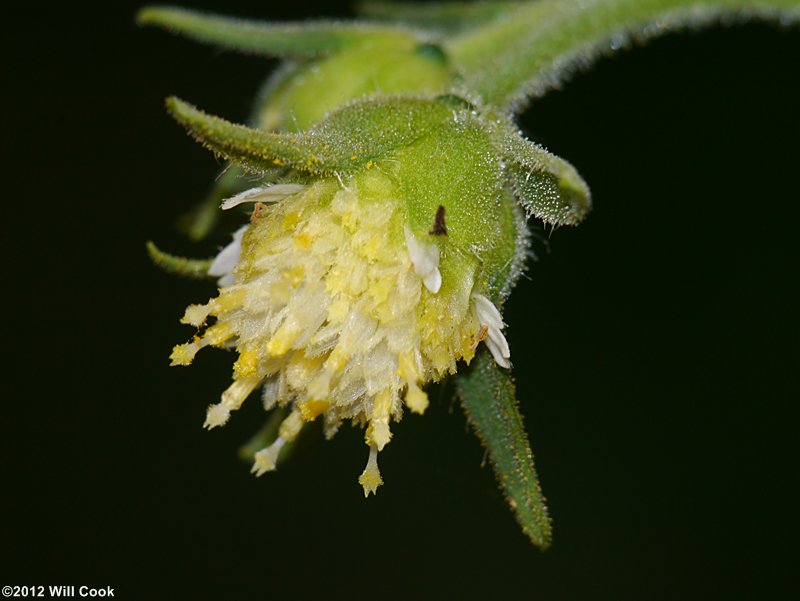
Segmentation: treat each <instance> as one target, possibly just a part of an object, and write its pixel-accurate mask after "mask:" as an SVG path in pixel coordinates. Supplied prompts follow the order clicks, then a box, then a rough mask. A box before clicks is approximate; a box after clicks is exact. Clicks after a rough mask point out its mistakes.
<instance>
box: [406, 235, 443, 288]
mask: <svg viewBox="0 0 800 601" xmlns="http://www.w3.org/2000/svg"><path fill="white" fill-rule="evenodd" d="M405 234H406V246H407V247H408V254H409V256H410V257H411V262H412V263H413V264H414V271H416V272H417V274H418V275H419V277H421V278H422V283H423V284H425V287H426V288H427V289H428V290H430V291H431V292H433V293H434V294H436V293H437V292H439V289H440V288H441V287H442V273H441V272H440V271H439V247H438V246H437V245H436V244H426V243H424V242H421V241H419V240H417V238H415V237H414V234H413V233H411V230H410V229H408V227H406V228H405Z"/></svg>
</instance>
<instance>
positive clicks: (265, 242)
mask: <svg viewBox="0 0 800 601" xmlns="http://www.w3.org/2000/svg"><path fill="white" fill-rule="evenodd" d="M276 187H277V186H276ZM285 192H287V193H286V194H285V196H284V198H282V199H281V200H279V201H278V202H270V203H269V204H267V203H264V202H263V201H264V200H270V201H274V199H275V196H276V192H275V191H274V189H273V188H270V187H265V188H257V189H255V190H253V191H250V192H248V193H245V194H244V195H242V197H240V198H235V199H232V200H231V201H230V202H229V203H228V205H229V206H230V205H234V204H238V203H239V202H241V201H242V200H245V201H249V202H253V203H256V204H255V209H254V211H253V213H252V216H251V221H250V223H249V224H248V225H247V226H244V227H242V228H241V229H239V230H238V231H237V232H236V234H235V236H234V241H233V242H232V243H231V244H230V245H229V246H227V247H226V248H225V249H223V250H222V252H221V253H220V254H219V255H218V257H217V258H216V260H215V261H214V263H213V264H212V268H211V270H210V273H211V274H212V275H214V276H221V279H220V282H219V283H220V285H221V286H222V287H221V288H220V291H219V295H218V296H216V297H215V298H213V299H211V300H210V301H209V302H208V303H206V304H204V305H192V306H190V307H189V308H188V309H187V310H186V313H185V315H184V317H183V322H184V323H187V324H190V325H192V326H195V327H199V328H204V329H203V332H202V334H201V335H199V336H197V337H196V338H195V339H194V340H192V341H191V342H189V343H186V344H183V345H180V346H177V347H176V348H175V349H174V351H173V353H172V362H173V364H174V365H187V364H189V363H191V362H192V359H193V358H194V355H195V353H196V352H197V351H199V350H200V349H201V348H203V347H205V346H218V347H230V348H234V349H235V350H236V351H237V352H238V359H237V360H236V362H235V363H234V365H233V382H232V384H231V385H230V386H229V387H228V389H227V390H226V391H225V392H224V393H223V394H222V399H221V400H220V401H219V403H217V404H214V405H211V406H210V407H209V409H208V412H207V415H206V422H205V425H206V427H208V428H213V427H216V426H220V425H222V424H224V423H225V422H226V421H227V420H228V418H229V416H230V414H231V412H232V411H235V410H236V409H238V408H239V407H240V406H241V405H242V403H243V402H244V400H245V399H246V398H247V397H248V396H249V395H250V393H251V392H252V391H253V390H255V389H256V388H258V387H260V388H261V390H262V392H261V394H262V398H263V402H264V406H265V408H267V409H271V408H272V407H274V406H275V405H280V406H287V407H290V409H291V412H290V413H289V416H288V417H287V418H286V419H285V420H284V422H283V424H282V425H281V428H280V435H279V436H278V438H277V439H276V440H275V441H274V442H273V443H272V445H271V446H269V447H267V448H265V449H263V450H262V451H260V452H259V453H257V454H256V457H255V464H254V466H253V471H254V472H256V473H257V474H258V475H260V474H262V473H264V472H266V471H269V470H272V469H275V466H276V462H277V455H278V451H279V450H280V448H281V447H282V446H283V445H284V444H285V443H286V442H288V441H291V440H292V439H294V438H295V437H296V436H297V434H298V433H299V431H300V429H301V427H302V425H303V424H304V423H306V422H308V421H311V420H314V419H317V418H320V419H322V420H323V421H324V424H325V431H326V434H327V435H328V436H332V435H333V434H334V433H335V432H336V430H337V429H338V427H339V425H340V424H341V423H342V421H343V420H352V421H354V422H356V423H357V424H361V425H363V426H365V427H366V435H365V439H366V442H367V444H368V445H369V447H370V454H369V461H368V465H367V468H366V470H365V471H364V473H363V474H362V476H361V478H360V480H359V481H360V482H361V484H362V485H363V487H364V491H365V494H366V493H369V492H375V489H376V488H377V486H378V485H379V484H380V483H381V482H382V480H381V477H380V473H379V472H378V467H377V452H378V451H381V450H382V449H383V448H384V447H385V445H386V444H387V443H388V442H389V441H390V439H391V436H392V434H391V425H390V424H391V422H392V421H393V420H398V419H400V418H401V416H402V415H403V412H404V410H405V409H408V410H410V411H412V412H416V413H423V412H424V411H425V408H426V407H427V406H428V398H427V395H426V394H425V392H424V390H423V388H424V386H425V385H426V384H428V383H429V382H435V381H439V380H441V379H442V378H443V377H445V376H447V375H448V374H452V373H455V371H456V364H457V362H458V361H459V360H464V361H466V362H469V361H470V360H471V359H472V357H473V355H474V354H475V350H476V347H477V345H478V344H479V343H480V342H481V341H482V340H484V339H485V340H486V342H487V344H489V345H490V348H491V349H492V352H493V354H495V357H496V358H497V360H498V362H499V363H501V364H503V365H505V366H508V357H509V352H508V345H507V343H506V341H505V337H504V336H503V332H502V329H503V323H502V320H501V318H500V315H499V313H498V311H497V309H496V308H495V306H494V305H493V304H492V302H491V301H490V300H488V298H486V296H484V294H483V292H485V291H483V290H482V289H481V288H480V286H479V285H478V279H477V277H476V276H477V275H478V271H479V261H478V259H477V258H476V257H474V256H470V254H469V249H459V248H455V247H452V246H451V245H448V244H446V243H442V242H440V241H439V240H438V238H439V235H437V234H430V233H429V232H428V231H422V232H415V231H413V230H412V228H411V227H409V224H408V216H407V207H406V206H405V203H404V202H403V201H402V198H401V196H400V195H399V190H398V187H397V185H396V184H395V183H394V182H393V181H392V178H391V177H389V176H388V175H386V174H384V173H382V172H381V171H380V170H379V169H370V170H367V171H365V172H363V173H361V174H358V175H356V176H353V177H350V178H349V179H348V180H347V181H342V182H340V181H339V179H338V178H327V179H320V180H317V181H315V182H313V183H311V184H309V185H307V186H304V187H300V186H295V187H292V188H289V189H288V190H285ZM433 221H434V215H431V225H432V224H433ZM450 229H451V231H452V230H453V227H451V228H450ZM440 244H441V246H440ZM443 271H444V273H443Z"/></svg>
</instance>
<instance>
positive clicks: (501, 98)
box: [445, 0, 800, 109]
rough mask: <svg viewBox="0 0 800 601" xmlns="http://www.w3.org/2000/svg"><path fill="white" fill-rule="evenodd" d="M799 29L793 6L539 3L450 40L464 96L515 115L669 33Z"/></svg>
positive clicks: (759, 0)
mask: <svg viewBox="0 0 800 601" xmlns="http://www.w3.org/2000/svg"><path fill="white" fill-rule="evenodd" d="M754 19H757V20H767V21H771V22H775V23H779V24H781V25H789V24H797V23H798V22H800V0H539V1H538V2H529V3H525V4H524V5H522V6H521V7H520V8H518V9H516V10H510V11H509V12H508V13H507V14H505V15H504V16H503V17H502V18H500V19H497V20H496V21H494V22H492V23H490V24H488V25H486V26H484V27H479V28H475V29H474V30H470V31H467V32H465V33H463V34H461V35H459V36H456V37H454V38H451V39H450V40H449V41H448V42H447V43H446V44H445V50H446V52H447V54H448V55H449V56H450V58H451V60H452V61H453V64H454V65H456V66H457V67H458V68H459V69H460V71H461V73H462V75H463V77H464V83H465V87H466V89H467V90H468V91H470V92H474V93H477V94H479V95H480V97H481V98H482V100H483V101H484V102H486V103H488V104H492V105H495V106H499V107H503V108H508V109H520V108H521V107H522V106H523V105H524V103H525V102H526V100H528V99H530V98H536V97H539V96H542V95H543V94H545V93H546V92H547V91H548V90H551V89H553V88H556V87H558V86H559V85H560V84H562V83H563V82H564V81H565V80H566V79H568V78H569V77H570V76H571V75H572V74H573V73H575V72H576V71H578V70H579V69H585V68H587V67H588V66H589V65H591V64H592V63H593V62H594V61H596V60H597V59H599V58H601V57H603V56H607V55H608V54H610V53H612V52H616V51H619V50H621V49H623V48H626V47H628V46H629V45H630V44H631V43H644V42H646V41H648V40H650V39H652V38H655V37H660V36H663V35H665V34H667V33H670V32H673V31H680V30H685V29H692V30H694V29H699V28H701V27H707V26H710V25H714V24H718V23H725V24H729V23H737V22H745V21H748V20H754Z"/></svg>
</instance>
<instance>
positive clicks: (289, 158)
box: [167, 97, 453, 175]
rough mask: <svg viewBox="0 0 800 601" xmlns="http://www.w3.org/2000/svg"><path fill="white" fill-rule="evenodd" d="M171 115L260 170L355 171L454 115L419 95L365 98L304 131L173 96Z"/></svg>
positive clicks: (221, 151)
mask: <svg viewBox="0 0 800 601" xmlns="http://www.w3.org/2000/svg"><path fill="white" fill-rule="evenodd" d="M167 109H168V110H169V112H170V114H171V115H172V116H173V117H174V118H175V119H176V120H177V121H178V122H179V123H181V125H183V126H184V127H185V128H186V129H187V130H188V131H189V134H190V135H191V136H192V137H194V138H195V139H196V140H197V141H198V142H200V143H201V144H203V145H204V146H205V147H206V148H208V149H209V150H211V151H212V152H214V153H215V154H216V155H218V156H220V157H222V158H224V159H227V160H229V161H232V162H234V163H237V164H239V165H241V166H242V167H244V168H245V169H247V170H249V171H252V172H255V173H261V174H263V173H265V172H269V171H270V170H273V169H275V168H276V167H288V168H292V169H297V170H298V171H304V172H307V173H312V174H316V175H332V174H335V173H349V172H352V171H355V170H357V169H358V168H360V167H362V166H363V165H365V164H367V163H369V162H370V161H376V160H378V159H380V158H381V157H382V156H384V155H385V154H387V153H389V152H391V151H393V150H395V149H397V148H402V147H404V146H408V145H409V144H411V143H413V142H414V141H415V140H417V139H418V138H420V137H421V136H423V135H425V134H426V133H428V132H430V131H431V130H433V129H434V128H435V127H437V126H440V125H441V124H443V123H445V122H446V121H447V120H448V119H451V118H452V114H453V109H452V108H451V107H450V106H448V104H447V103H446V102H440V101H436V100H424V99H418V98H400V97H398V98H383V99H374V100H364V101H360V102H356V103H353V104H350V105H347V106H345V107H344V108H341V109H339V110H337V111H335V112H333V113H331V114H330V115H329V116H328V118H326V119H325V120H324V121H322V122H321V123H319V124H318V125H317V126H315V127H311V128H309V129H308V130H306V131H303V132H300V133H272V132H265V131H261V130H256V129H252V128H249V127H246V126H244V125H236V124H233V123H230V122H229V121H226V120H225V119H221V118H220V117H214V116H212V115H208V114H206V113H204V112H203V111H201V110H198V109H197V108H195V107H194V106H192V105H190V104H188V103H186V102H183V101H182V100H180V99H178V98H175V97H172V98H168V99H167Z"/></svg>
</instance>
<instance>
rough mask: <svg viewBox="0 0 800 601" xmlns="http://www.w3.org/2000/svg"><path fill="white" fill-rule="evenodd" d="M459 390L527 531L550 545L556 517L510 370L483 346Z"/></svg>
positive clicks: (543, 544)
mask: <svg viewBox="0 0 800 601" xmlns="http://www.w3.org/2000/svg"><path fill="white" fill-rule="evenodd" d="M457 389H458V396H459V397H460V399H461V404H462V407H463V408H464V412H465V413H466V415H467V420H468V421H469V423H470V425H471V426H472V428H473V429H474V430H475V433H476V434H477V435H478V438H480V440H481V442H482V443H483V446H484V448H485V449H486V452H487V454H488V456H489V459H490V461H491V463H492V467H493V468H494V472H495V475H496V476H497V479H498V481H499V482H500V486H501V487H502V489H503V492H504V493H505V495H506V499H507V500H508V504H509V505H510V506H511V508H512V509H513V510H514V513H515V515H516V518H517V521H518V522H519V525H520V526H521V527H522V531H523V532H524V533H525V534H526V535H527V536H528V538H529V539H530V540H531V542H532V543H533V544H534V545H536V546H537V547H540V548H541V549H546V548H547V547H549V546H550V543H551V540H552V528H551V524H550V517H549V516H548V514H547V507H546V505H545V499H544V496H542V490H541V487H540V486H539V479H538V477H537V476H536V470H535V469H534V465H533V453H532V452H531V448H530V445H529V444H528V437H527V435H526V433H525V428H524V426H523V424H522V416H521V415H520V413H519V409H518V405H517V401H516V397H515V392H514V381H513V379H512V378H511V375H510V373H509V371H508V370H504V369H500V368H499V367H498V366H497V365H496V364H495V363H494V360H493V359H492V356H491V354H490V353H489V352H488V351H486V349H482V350H481V351H480V352H479V353H478V354H477V355H476V356H475V359H473V361H472V364H471V365H470V368H469V369H468V370H467V372H466V373H464V374H461V375H459V377H458V379H457Z"/></svg>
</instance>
